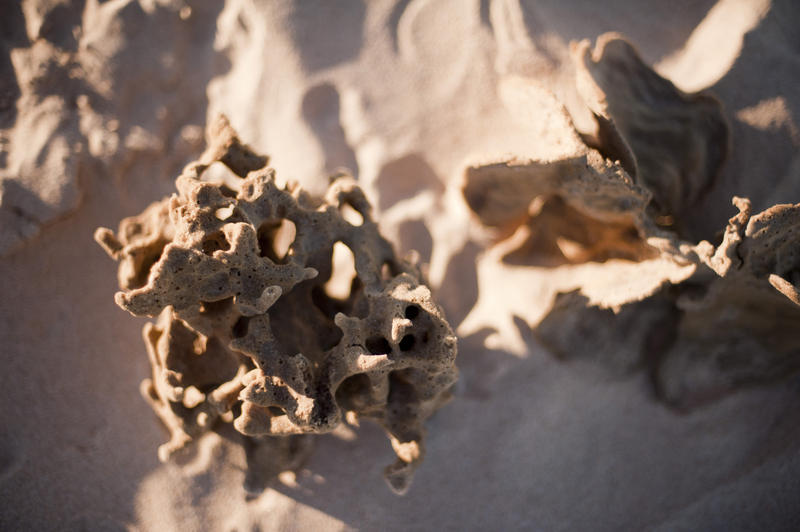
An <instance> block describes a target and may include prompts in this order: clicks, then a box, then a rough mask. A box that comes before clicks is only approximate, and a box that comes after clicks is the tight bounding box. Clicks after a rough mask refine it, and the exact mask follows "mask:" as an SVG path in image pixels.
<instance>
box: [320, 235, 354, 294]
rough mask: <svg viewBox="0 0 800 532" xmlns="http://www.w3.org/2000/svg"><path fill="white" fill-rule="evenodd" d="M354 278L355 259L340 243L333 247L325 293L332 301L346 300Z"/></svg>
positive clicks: (348, 249)
mask: <svg viewBox="0 0 800 532" xmlns="http://www.w3.org/2000/svg"><path fill="white" fill-rule="evenodd" d="M355 277H356V258H355V256H354V255H353V251H352V250H351V249H350V248H349V247H347V246H346V245H345V244H343V243H342V242H336V243H335V244H334V245H333V255H332V257H331V276H330V278H329V279H328V282H326V283H325V293H326V294H327V295H328V297H332V298H334V299H347V296H349V295H350V289H351V287H352V284H353V279H355Z"/></svg>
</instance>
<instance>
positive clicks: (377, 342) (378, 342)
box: [365, 336, 392, 355]
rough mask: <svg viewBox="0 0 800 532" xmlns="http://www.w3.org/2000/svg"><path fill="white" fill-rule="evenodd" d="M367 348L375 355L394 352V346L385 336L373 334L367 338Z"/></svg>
mask: <svg viewBox="0 0 800 532" xmlns="http://www.w3.org/2000/svg"><path fill="white" fill-rule="evenodd" d="M365 345H366V348H367V351H369V352H370V353H371V354H373V355H385V354H389V353H391V352H392V346H391V345H390V344H389V341H388V340H387V339H386V338H384V337H383V336H371V337H369V338H367V341H366V344H365Z"/></svg>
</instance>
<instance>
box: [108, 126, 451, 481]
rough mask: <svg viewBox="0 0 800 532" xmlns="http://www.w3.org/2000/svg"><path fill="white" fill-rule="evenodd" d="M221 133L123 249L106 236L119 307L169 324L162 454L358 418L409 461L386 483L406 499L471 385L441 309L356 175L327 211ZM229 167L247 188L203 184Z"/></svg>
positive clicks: (126, 228)
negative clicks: (432, 438)
mask: <svg viewBox="0 0 800 532" xmlns="http://www.w3.org/2000/svg"><path fill="white" fill-rule="evenodd" d="M208 135H209V148H208V149H207V150H206V152H205V153H204V154H203V155H202V156H201V158H200V159H199V161H198V162H195V163H192V164H190V165H189V166H187V167H186V169H185V170H184V172H183V174H182V175H181V176H180V177H178V179H177V188H178V194H177V195H173V196H172V197H171V198H169V199H166V200H163V201H161V202H159V203H156V204H153V205H151V206H150V207H149V208H148V209H146V210H145V211H144V212H143V213H142V214H141V215H139V216H136V217H132V218H127V219H125V220H123V221H122V223H121V224H120V228H119V231H118V232H117V235H116V236H115V235H114V234H113V233H112V232H111V231H110V230H108V229H98V231H97V233H96V235H95V237H96V239H97V240H98V242H99V243H100V244H101V245H102V246H103V247H104V249H106V251H107V252H108V253H109V254H110V255H111V256H112V258H114V259H116V260H118V261H119V262H120V267H119V281H120V287H121V288H122V289H123V290H122V291H121V292H118V293H117V295H116V298H115V299H116V301H117V303H118V304H119V305H120V306H121V307H122V308H124V309H125V310H127V311H129V312H131V313H132V314H134V315H137V316H158V321H157V322H156V323H155V324H148V325H146V326H145V329H144V337H145V343H146V345H147V349H148V354H149V356H150V362H151V365H152V368H153V375H152V378H151V379H149V380H147V381H145V382H144V383H143V393H144V395H145V397H146V398H147V399H148V400H149V401H150V402H151V404H152V406H153V409H154V410H155V411H156V413H157V414H158V415H159V417H160V418H161V419H162V421H163V422H164V424H165V425H166V426H167V427H168V428H169V429H170V432H171V434H172V437H171V440H170V441H169V442H168V443H167V444H165V445H163V446H162V447H161V449H160V450H159V456H160V457H161V458H162V459H164V460H166V459H167V458H168V457H169V455H170V454H171V453H173V452H174V451H176V450H178V449H180V448H182V447H183V446H185V445H186V444H187V443H188V442H190V441H191V440H192V439H194V438H196V437H197V436H198V435H199V434H201V433H203V432H204V431H207V430H209V429H211V428H212V426H213V425H214V423H215V422H216V421H217V420H221V421H223V422H232V423H233V426H234V427H235V428H236V430H237V431H239V432H240V433H242V434H244V435H246V436H249V437H252V438H256V439H259V438H264V437H269V436H289V435H298V434H310V433H323V432H329V431H331V430H333V429H334V428H336V427H337V426H338V425H339V424H340V423H341V422H342V418H343V417H344V414H345V413H346V414H347V418H348V420H351V421H352V420H355V419H358V418H367V419H373V420H375V421H376V422H378V423H379V424H381V425H382V426H383V427H384V428H385V429H386V431H387V433H388V435H389V438H390V440H391V443H392V447H393V448H394V450H395V452H396V454H397V457H398V458H397V461H396V462H395V463H394V464H393V465H391V466H389V467H388V468H387V470H386V478H387V481H388V482H389V484H390V486H391V487H392V489H393V490H395V491H397V492H398V493H403V492H404V491H405V490H406V489H407V488H408V486H409V483H410V481H411V477H412V474H413V472H414V470H415V469H416V467H417V466H418V465H419V463H420V462H421V461H422V459H423V455H424V447H423V439H424V427H423V423H424V421H425V420H426V419H427V418H428V417H430V416H431V415H432V414H433V412H434V411H435V410H436V409H438V408H439V407H440V406H442V405H443V404H444V403H445V402H446V401H447V400H448V399H449V397H450V389H451V387H452V385H453V384H454V382H455V380H456V377H457V372H456V368H455V356H456V339H455V336H453V332H452V330H451V329H450V327H449V325H448V324H447V322H446V321H445V320H444V317H443V315H442V311H441V309H440V308H439V307H438V306H437V305H436V304H435V303H434V302H433V300H432V298H431V293H430V290H429V289H428V288H427V287H426V286H425V285H424V284H423V281H422V279H421V274H420V272H419V269H418V268H417V267H416V266H415V265H412V264H410V263H408V262H405V261H401V260H399V259H398V258H397V257H396V255H395V253H394V251H393V249H392V247H391V245H390V244H389V243H388V242H387V241H386V240H385V239H384V238H383V237H381V235H380V234H379V233H378V228H377V224H376V223H375V222H374V221H373V220H372V218H371V214H370V205H369V203H368V202H367V200H366V198H365V196H364V194H363V192H362V191H361V189H359V188H358V186H357V185H356V183H355V181H354V180H353V179H352V178H350V177H349V176H338V177H337V178H336V179H335V180H334V181H333V182H332V183H331V185H330V187H329V189H328V192H327V194H326V196H325V197H324V198H322V199H319V198H314V197H311V196H310V195H308V194H307V193H306V192H304V191H303V190H301V189H300V188H299V187H297V186H292V185H290V186H286V187H279V186H278V185H277V184H276V182H275V174H274V170H272V169H270V168H267V167H266V166H265V164H266V158H263V157H260V156H258V155H256V154H254V153H253V152H252V150H250V149H249V148H248V147H247V146H244V145H243V144H242V143H241V142H239V140H238V138H237V137H236V135H235V133H234V132H233V130H232V129H231V128H230V125H229V124H228V123H227V121H226V120H225V119H224V118H220V119H218V120H217V121H215V122H214V123H212V124H211V126H210V127H209V132H208ZM215 161H221V162H222V163H224V164H225V165H227V166H228V167H229V168H230V169H231V170H232V171H233V172H234V173H235V174H236V175H238V176H240V177H242V178H243V179H242V180H241V181H240V182H238V186H236V187H235V189H232V188H230V187H229V186H227V185H222V184H213V183H209V182H203V181H201V180H200V178H201V177H202V175H203V172H204V171H205V170H206V168H208V166H209V165H210V164H212V163H214V162H215ZM345 209H354V210H355V211H356V212H357V213H358V214H359V215H360V216H361V217H362V218H363V223H361V224H360V225H358V226H354V225H352V224H350V223H349V222H348V221H346V220H345V218H344V217H343V214H342V211H343V210H345ZM292 233H294V235H293V236H294V239H293V240H292V239H291V237H292ZM337 243H340V244H343V245H345V246H347V248H349V249H350V251H352V255H353V257H354V263H355V273H356V275H355V278H353V280H352V283H351V285H350V287H349V295H348V296H347V297H346V298H344V299H342V298H336V297H333V296H331V295H329V293H328V292H327V291H326V284H327V283H328V282H329V281H330V280H331V279H332V277H334V275H333V274H334V272H333V265H332V254H333V248H334V245H335V244H337Z"/></svg>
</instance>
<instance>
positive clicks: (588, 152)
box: [463, 83, 653, 264]
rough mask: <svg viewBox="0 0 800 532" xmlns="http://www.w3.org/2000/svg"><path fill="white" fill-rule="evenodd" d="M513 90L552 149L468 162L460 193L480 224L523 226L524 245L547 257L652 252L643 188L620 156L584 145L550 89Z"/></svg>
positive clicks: (572, 259) (567, 259)
mask: <svg viewBox="0 0 800 532" xmlns="http://www.w3.org/2000/svg"><path fill="white" fill-rule="evenodd" d="M519 90H521V91H524V92H525V93H526V96H527V97H526V100H525V104H526V105H529V106H531V107H535V108H537V109H540V110H542V111H541V114H542V116H543V117H546V118H547V119H548V121H549V122H548V129H551V130H552V131H553V132H554V133H553V134H554V135H556V134H557V135H558V145H557V146H554V147H553V151H554V152H556V153H557V155H554V156H553V157H548V158H542V159H523V158H512V159H506V160H501V161H498V162H495V163H488V164H480V165H473V166H469V167H467V169H466V171H465V184H464V188H463V194H464V198H465V199H466V201H467V204H468V205H469V207H470V208H471V209H472V211H473V212H474V213H475V214H476V215H477V217H478V218H479V220H480V221H481V223H482V224H484V225H486V226H489V227H493V228H497V229H498V230H499V231H500V233H501V234H508V233H510V232H512V231H514V230H515V229H516V228H518V227H519V226H522V225H528V226H529V227H530V233H531V235H530V237H529V238H528V239H527V241H526V243H525V244H523V247H528V248H532V249H535V250H538V251H537V254H538V255H543V256H546V257H548V258H549V259H550V260H549V261H548V262H549V263H550V264H552V263H553V261H554V260H555V261H562V262H570V263H573V262H586V261H588V260H605V259H607V258H611V257H617V258H629V259H639V258H642V257H644V256H648V255H652V254H653V250H652V249H651V248H650V247H649V246H648V245H646V244H645V243H644V241H643V234H644V232H645V231H646V227H645V225H646V224H647V223H649V222H648V220H647V218H646V216H645V210H646V208H647V206H648V204H649V202H650V199H651V194H650V192H649V191H648V190H647V188H645V187H643V186H640V185H638V184H636V182H635V181H634V179H633V178H632V177H631V176H630V175H629V173H628V171H627V170H626V169H625V168H624V167H623V165H622V164H621V163H620V162H619V161H612V160H610V159H607V158H606V157H605V156H604V155H603V154H601V153H600V152H599V151H598V150H596V149H594V148H591V147H589V146H587V145H586V144H585V143H584V141H583V139H582V138H581V137H580V135H579V133H578V132H577V131H576V130H575V127H574V126H573V124H572V120H571V119H570V117H569V115H568V114H567V111H566V109H564V107H563V105H562V104H561V103H560V102H559V101H558V100H556V98H555V97H554V96H553V95H551V94H550V93H548V92H546V91H544V90H543V89H541V88H538V87H537V86H536V85H535V84H533V83H527V84H524V85H523V86H522V87H520V89H519ZM545 110H546V112H545ZM540 149H541V147H540ZM520 251H524V250H520Z"/></svg>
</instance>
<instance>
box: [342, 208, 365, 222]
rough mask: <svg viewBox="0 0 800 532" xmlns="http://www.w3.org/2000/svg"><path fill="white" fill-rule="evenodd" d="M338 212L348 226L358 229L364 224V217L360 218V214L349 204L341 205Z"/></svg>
mask: <svg viewBox="0 0 800 532" xmlns="http://www.w3.org/2000/svg"><path fill="white" fill-rule="evenodd" d="M339 212H340V213H341V215H342V218H344V219H345V221H346V222H347V223H349V224H350V225H354V226H356V227H358V226H359V225H361V224H363V223H364V216H362V214H361V213H360V212H358V211H357V210H356V209H355V208H354V207H353V206H352V205H350V204H349V203H343V204H342V206H341V207H339Z"/></svg>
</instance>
